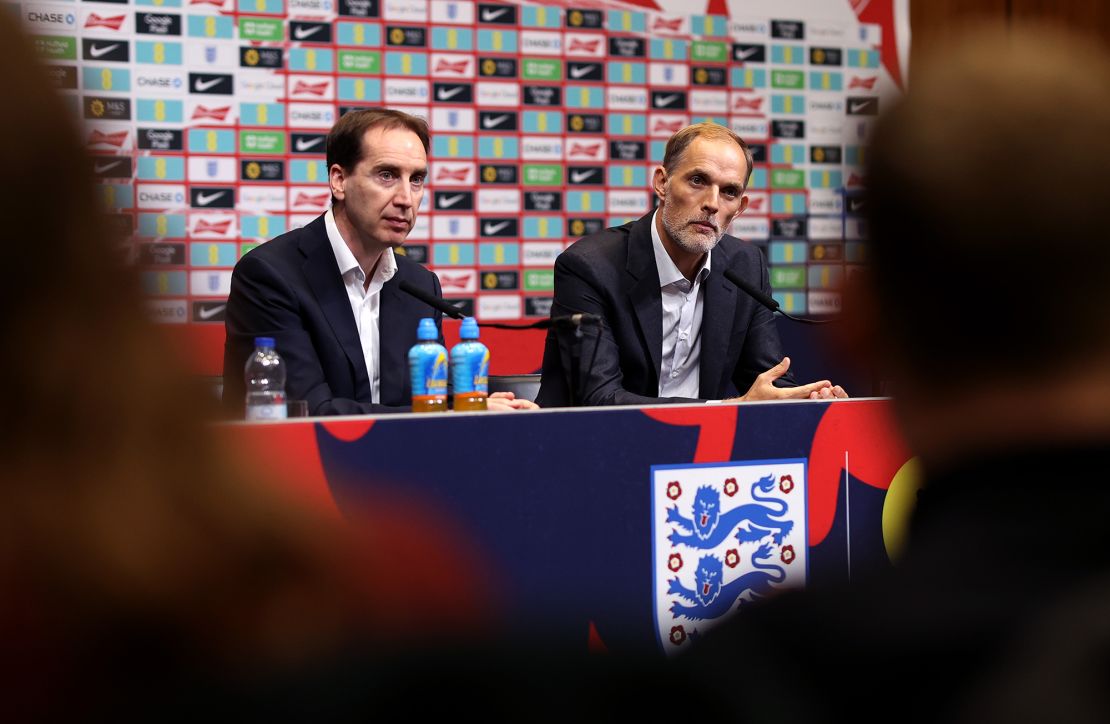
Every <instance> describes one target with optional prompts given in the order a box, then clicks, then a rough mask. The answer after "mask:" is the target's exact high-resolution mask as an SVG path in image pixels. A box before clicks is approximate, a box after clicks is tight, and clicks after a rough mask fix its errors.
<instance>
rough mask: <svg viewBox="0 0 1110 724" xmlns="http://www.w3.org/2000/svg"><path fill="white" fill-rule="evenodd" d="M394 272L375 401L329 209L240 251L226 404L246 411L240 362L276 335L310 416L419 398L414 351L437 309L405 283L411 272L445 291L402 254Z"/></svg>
mask: <svg viewBox="0 0 1110 724" xmlns="http://www.w3.org/2000/svg"><path fill="white" fill-rule="evenodd" d="M396 258H397V273H396V274H394V275H393V278H392V279H390V280H389V281H388V282H387V283H386V284H385V286H384V287H383V288H382V291H381V305H380V307H379V317H378V328H379V332H380V337H379V339H380V350H381V362H380V369H381V386H380V392H381V395H380V397H381V399H380V402H381V404H378V405H372V404H370V377H369V374H368V373H367V371H366V360H365V358H364V356H363V353H362V343H361V342H360V341H359V336H358V328H357V327H356V326H355V318H354V314H353V313H352V312H351V303H350V301H349V299H348V297H347V290H346V287H344V285H343V277H342V276H341V275H340V274H339V264H338V263H337V262H336V260H335V254H334V253H333V252H332V248H331V245H330V244H329V243H328V233H327V230H326V227H325V226H324V217H323V216H320V217H319V218H317V219H315V220H314V221H312V223H310V224H308V225H307V226H305V227H304V228H301V229H295V230H293V231H290V232H289V233H287V234H282V235H281V236H279V237H277V238H276V239H273V240H272V241H269V242H267V243H265V244H262V245H261V246H258V247H256V248H255V249H253V250H252V251H251V252H250V253H249V254H247V255H246V256H244V257H243V258H242V259H240V260H239V263H238V264H236V265H235V271H234V273H233V274H232V277H231V294H230V296H229V297H228V300H227V324H226V327H227V341H226V343H225V346H224V406H225V408H226V409H227V410H228V411H229V412H230V413H231V414H233V415H235V416H241V415H242V412H243V406H244V394H245V392H244V382H243V367H244V365H245V364H246V361H247V358H248V357H249V356H250V354H251V353H252V352H253V351H254V338H255V337H273V338H274V341H275V343H276V347H277V352H278V354H280V355H281V357H282V359H283V360H285V364H286V369H287V372H288V376H287V380H286V385H285V391H286V394H287V396H288V397H289V398H290V399H299V400H307V401H308V410H309V414H311V415H357V414H363V413H370V412H373V413H382V412H400V411H403V410H405V409H407V407H408V406H409V405H411V404H412V399H411V398H412V391H411V386H410V381H409V369H408V351H409V348H410V347H411V346H412V345H413V344H415V343H416V326H417V323H418V322H419V320H420V318H421V317H433V318H434V319H435V320H436V324H437V325H439V323H440V317H441V315H440V313H439V312H437V311H435V310H433V309H431V308H430V307H428V306H427V305H425V304H424V303H423V302H421V301H419V300H417V299H415V298H414V297H411V296H409V295H408V294H405V293H404V292H402V291H401V290H400V289H399V285H400V283H401V282H402V281H408V282H409V283H410V284H412V285H414V286H417V287H419V288H421V289H423V290H425V291H427V292H428V293H430V294H434V295H435V296H437V297H438V296H440V287H439V279H438V278H437V277H436V275H435V274H432V273H431V272H430V271H428V270H427V269H425V268H424V267H423V266H421V265H420V264H417V263H416V262H413V261H410V260H409V259H406V258H405V257H404V256H401V255H397V257H396Z"/></svg>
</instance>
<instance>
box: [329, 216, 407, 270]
mask: <svg viewBox="0 0 1110 724" xmlns="http://www.w3.org/2000/svg"><path fill="white" fill-rule="evenodd" d="M324 228H325V229H326V230H327V232H328V242H329V243H330V244H331V250H332V253H334V254H335V261H336V263H337V264H338V265H339V273H340V275H342V276H343V277H346V276H348V275H349V274H351V273H352V272H354V271H355V270H356V269H360V268H361V267H359V265H358V259H355V255H354V254H353V253H352V252H351V248H350V247H349V246H347V242H345V241H344V240H343V235H342V234H340V233H339V226H338V225H337V224H336V223H335V213H334V211H333V210H332V209H328V210H327V211H325V212H324ZM396 272H397V259H396V258H395V257H394V256H393V249H386V250H385V251H384V252H382V256H381V260H380V261H379V262H378V267H377V269H376V270H375V274H374V277H375V278H376V279H379V280H381V282H382V283H383V284H384V283H385V282H387V281H389V280H390V279H392V278H393V275H394V274H395V273H396Z"/></svg>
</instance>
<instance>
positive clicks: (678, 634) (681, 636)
mask: <svg viewBox="0 0 1110 724" xmlns="http://www.w3.org/2000/svg"><path fill="white" fill-rule="evenodd" d="M685 640H686V629H684V628H683V627H682V626H671V643H672V644H674V645H675V646H681V645H682V642H683V641H685Z"/></svg>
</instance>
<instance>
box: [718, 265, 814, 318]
mask: <svg viewBox="0 0 1110 724" xmlns="http://www.w3.org/2000/svg"><path fill="white" fill-rule="evenodd" d="M725 279H728V280H729V281H730V282H732V283H733V284H735V285H736V286H738V287H740V289H741V290H743V291H744V292H745V293H746V294H747V295H748V296H749V297H751V298H752V299H754V300H755V301H757V302H759V303H760V304H762V305H763V306H765V307H767V309H770V310H771V312H778V313H779V314H781V315H782V316H784V317H786V318H787V319H792V320H794V321H795V322H801V323H802V324H828V323H829V322H831V321H833V320H831V319H803V318H802V317H795V316H793V315H791V314H787V313H786V312H784V311H782V309H781V308H780V307H779V303H778V302H776V301H775V300H774V298H773V297H772V296H771V295H770V294H767V293H766V292H764V291H763V290H762V289H759V288H758V287H754V286H752V285H751V284H749V283H748V282H747V281H746V280H745V279H744V278H742V277H741V276H740V275H739V274H737V273H736V272H734V271H733V270H731V269H725Z"/></svg>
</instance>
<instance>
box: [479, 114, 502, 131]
mask: <svg viewBox="0 0 1110 724" xmlns="http://www.w3.org/2000/svg"><path fill="white" fill-rule="evenodd" d="M507 120H509V114H507V113H506V114H505V115H503V116H496V117H490V116H486V117H485V118H483V119H482V128H497V127H498V126H500V125H501V124H502V123H504V122H505V121H507Z"/></svg>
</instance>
